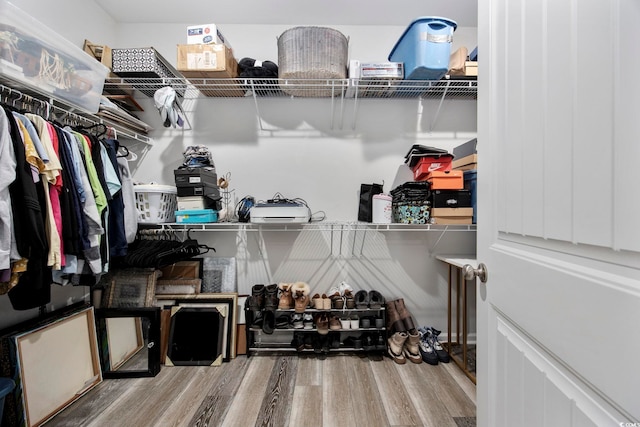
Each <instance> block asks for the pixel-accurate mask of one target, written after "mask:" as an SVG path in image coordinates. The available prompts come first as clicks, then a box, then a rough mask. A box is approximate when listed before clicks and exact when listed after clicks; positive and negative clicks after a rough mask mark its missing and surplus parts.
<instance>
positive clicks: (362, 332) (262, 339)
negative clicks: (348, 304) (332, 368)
mask: <svg viewBox="0 0 640 427" xmlns="http://www.w3.org/2000/svg"><path fill="white" fill-rule="evenodd" d="M298 311H299V310H298ZM255 313H256V311H254V310H252V309H251V308H250V307H249V304H248V302H247V304H246V305H245V316H246V320H247V322H246V336H247V357H249V356H250V355H251V353H258V352H297V353H316V354H318V355H319V356H321V357H322V356H326V355H327V354H328V353H331V352H385V351H386V349H387V331H386V322H387V319H386V309H385V306H384V304H382V305H381V306H380V307H379V308H339V309H338V308H335V309H334V308H332V309H328V310H324V309H315V308H305V310H304V311H303V312H297V311H296V310H295V309H276V310H275V312H274V313H273V318H274V319H275V326H274V327H273V329H272V332H270V333H267V332H265V328H264V326H262V327H261V326H260V324H259V322H256V320H258V319H256V318H255V317H256V315H255ZM260 314H261V315H262V316H263V320H264V319H265V318H266V317H267V316H264V314H265V310H264V309H262V311H261V313H260ZM297 314H299V315H302V317H303V320H302V326H301V327H300V324H298V323H296V321H297V317H296V315H297ZM305 315H307V318H308V317H309V316H310V317H311V318H312V319H313V321H312V322H311V323H309V322H308V321H307V322H306V324H305V321H304V316H305ZM323 315H325V316H327V317H328V318H329V319H331V318H333V319H334V322H333V325H334V326H333V327H332V326H331V322H329V329H328V331H327V333H324V334H323V333H321V331H322V330H323V329H322V328H321V329H320V330H319V328H318V326H319V325H318V324H317V322H318V319H319V318H320V317H321V316H323ZM268 316H271V315H268ZM285 318H286V319H289V321H287V323H286V324H284V323H282V322H283V320H284V319H285ZM336 318H337V319H338V320H339V321H340V327H339V328H338V327H337V324H336V322H335V319H336ZM278 319H280V323H279V322H278ZM376 319H377V321H376ZM347 322H348V324H347ZM354 322H355V323H354ZM278 323H279V324H280V327H278ZM354 326H355V327H354ZM266 329H267V330H268V331H271V328H266Z"/></svg>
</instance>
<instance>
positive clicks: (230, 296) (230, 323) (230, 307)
mask: <svg viewBox="0 0 640 427" xmlns="http://www.w3.org/2000/svg"><path fill="white" fill-rule="evenodd" d="M156 298H157V300H158V302H157V303H158V305H160V306H162V307H164V308H165V309H166V308H169V309H172V307H174V306H181V307H208V308H217V309H218V310H219V311H221V312H226V313H227V314H226V316H225V323H224V331H223V333H224V336H223V338H224V343H223V349H224V352H223V356H224V357H223V359H222V360H223V361H224V362H228V361H230V360H231V359H233V358H235V357H236V346H237V344H236V343H237V333H236V325H237V323H238V321H237V315H238V314H237V311H238V310H237V306H238V294H237V293H235V292H233V293H219V294H202V293H200V294H196V295H157V296H156ZM168 345H170V343H168ZM166 360H168V358H167V359H166ZM166 360H165V364H167V361H166ZM167 366H170V365H168V364H167Z"/></svg>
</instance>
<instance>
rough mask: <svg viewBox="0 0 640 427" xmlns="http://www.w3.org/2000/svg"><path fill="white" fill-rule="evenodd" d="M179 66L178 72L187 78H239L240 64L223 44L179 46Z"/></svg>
mask: <svg viewBox="0 0 640 427" xmlns="http://www.w3.org/2000/svg"><path fill="white" fill-rule="evenodd" d="M177 65H178V66H177V68H178V71H180V73H181V74H182V75H183V76H185V77H196V78H202V79H221V78H222V79H224V78H235V77H238V62H237V61H236V59H235V58H234V56H233V51H232V50H231V49H229V48H228V47H226V46H224V45H221V44H179V45H178V62H177Z"/></svg>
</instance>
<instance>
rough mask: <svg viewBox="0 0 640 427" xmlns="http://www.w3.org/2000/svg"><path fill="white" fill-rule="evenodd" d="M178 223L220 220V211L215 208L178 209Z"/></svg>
mask: <svg viewBox="0 0 640 427" xmlns="http://www.w3.org/2000/svg"><path fill="white" fill-rule="evenodd" d="M176 222H177V223H185V224H186V223H192V224H193V223H203V222H218V212H217V211H214V210H213V209H192V210H184V211H176Z"/></svg>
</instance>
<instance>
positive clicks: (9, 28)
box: [0, 0, 109, 114]
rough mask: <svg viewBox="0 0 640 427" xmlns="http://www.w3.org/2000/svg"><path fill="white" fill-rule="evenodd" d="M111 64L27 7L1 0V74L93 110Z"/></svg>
mask: <svg viewBox="0 0 640 427" xmlns="http://www.w3.org/2000/svg"><path fill="white" fill-rule="evenodd" d="M108 73H109V69H108V68H107V67H105V66H104V65H102V64H101V63H100V62H98V61H97V60H96V59H95V58H93V57H92V56H89V55H87V54H86V53H85V52H84V51H83V50H82V49H80V48H79V47H77V46H75V45H74V44H73V43H71V42H70V41H68V40H66V39H65V38H63V37H62V36H61V35H59V34H57V33H55V32H54V31H53V30H51V29H49V28H48V27H46V26H45V25H44V24H42V23H41V22H39V21H37V20H36V19H34V18H33V17H31V16H30V15H28V14H27V13H26V12H24V11H22V10H21V9H19V8H17V7H16V6H14V5H13V4H12V3H9V2H8V1H6V0H0V77H6V78H7V79H9V80H11V81H12V83H11V85H12V86H13V87H15V88H16V89H18V90H22V91H24V92H25V93H29V92H30V91H32V92H36V93H38V94H42V95H45V96H48V97H53V98H54V99H57V100H60V101H61V102H62V103H65V104H68V105H69V106H73V107H76V108H79V109H81V110H82V111H85V112H87V113H91V114H95V113H97V112H98V108H99V107H100V98H101V96H102V89H103V87H104V80H105V78H106V77H107V75H108Z"/></svg>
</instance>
